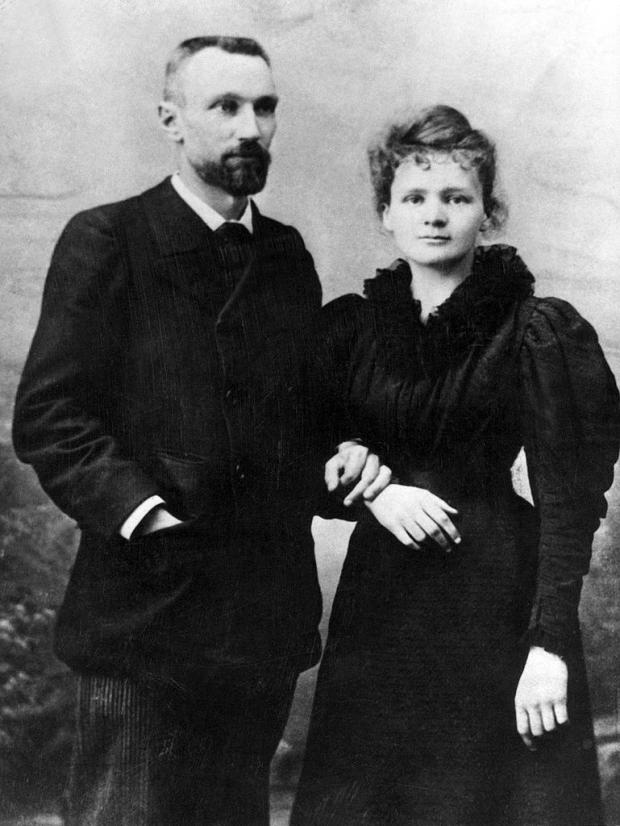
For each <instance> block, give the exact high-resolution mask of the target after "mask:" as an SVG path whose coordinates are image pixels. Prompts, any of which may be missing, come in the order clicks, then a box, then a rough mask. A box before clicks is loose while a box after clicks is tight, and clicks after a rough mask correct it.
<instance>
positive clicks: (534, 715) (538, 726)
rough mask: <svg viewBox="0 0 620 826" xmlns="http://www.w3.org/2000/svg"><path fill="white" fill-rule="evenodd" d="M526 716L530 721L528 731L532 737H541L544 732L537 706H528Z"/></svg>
mask: <svg viewBox="0 0 620 826" xmlns="http://www.w3.org/2000/svg"><path fill="white" fill-rule="evenodd" d="M526 710H527V716H528V718H529V721H530V731H531V732H532V736H534V737H542V735H543V732H544V730H545V728H544V726H543V721H542V717H541V716H540V710H539V708H538V706H529V708H527V709H526Z"/></svg>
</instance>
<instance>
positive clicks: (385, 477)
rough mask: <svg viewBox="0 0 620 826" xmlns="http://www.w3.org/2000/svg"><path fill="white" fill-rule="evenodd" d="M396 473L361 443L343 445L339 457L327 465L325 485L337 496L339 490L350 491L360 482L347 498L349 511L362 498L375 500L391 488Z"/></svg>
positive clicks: (345, 503)
mask: <svg viewBox="0 0 620 826" xmlns="http://www.w3.org/2000/svg"><path fill="white" fill-rule="evenodd" d="M391 478H392V471H391V470H390V469H389V467H388V466H387V465H382V464H381V462H380V460H379V457H378V456H377V455H376V454H375V453H371V452H370V451H369V450H368V448H367V447H365V446H364V445H361V444H359V443H358V442H354V441H351V442H341V443H340V444H339V445H338V453H336V454H335V455H334V456H332V458H331V459H330V460H329V461H328V462H326V463H325V484H326V485H327V490H328V491H329V492H330V493H333V491H335V490H336V489H337V488H338V487H339V486H342V487H347V486H348V485H351V484H353V483H354V482H357V484H356V485H355V487H354V488H352V489H351V490H350V491H349V492H348V493H347V495H346V497H345V498H344V501H343V504H344V505H346V506H347V507H348V506H349V505H352V504H353V503H354V502H356V501H357V500H358V499H360V497H362V496H363V498H364V499H366V500H369V499H373V498H374V497H375V496H377V494H378V493H380V492H381V491H382V490H383V489H384V488H385V487H386V486H387V485H389V484H390V480H391Z"/></svg>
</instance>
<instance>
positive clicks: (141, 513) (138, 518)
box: [120, 496, 166, 539]
mask: <svg viewBox="0 0 620 826" xmlns="http://www.w3.org/2000/svg"><path fill="white" fill-rule="evenodd" d="M165 504H166V503H165V502H164V500H163V499H162V498H161V496H149V498H148V499H145V500H144V502H142V503H141V504H140V505H138V507H137V508H136V509H135V511H133V513H130V514H129V516H128V517H127V519H125V521H124V522H123V524H122V525H121V530H120V534H121V536H122V537H123V539H131V535H132V534H133V532H134V531H135V529H136V528H137V527H138V525H139V524H140V522H142V520H143V519H144V517H145V516H146V515H147V513H150V512H151V511H152V510H153V509H154V508H157V507H158V506H159V505H165Z"/></svg>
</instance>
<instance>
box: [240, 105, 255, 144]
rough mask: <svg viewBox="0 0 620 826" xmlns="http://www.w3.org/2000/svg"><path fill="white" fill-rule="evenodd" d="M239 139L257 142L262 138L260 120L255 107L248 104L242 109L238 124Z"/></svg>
mask: <svg viewBox="0 0 620 826" xmlns="http://www.w3.org/2000/svg"><path fill="white" fill-rule="evenodd" d="M236 131H237V137H238V138H239V139H240V140H246V141H247V140H256V139H257V138H260V136H261V130H260V127H259V124H258V118H257V117H256V112H255V111H254V107H253V106H252V105H251V104H249V103H247V104H245V105H244V106H242V107H241V109H240V110H239V113H238V115H237V122H236Z"/></svg>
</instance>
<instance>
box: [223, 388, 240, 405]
mask: <svg viewBox="0 0 620 826" xmlns="http://www.w3.org/2000/svg"><path fill="white" fill-rule="evenodd" d="M224 398H225V399H226V401H227V402H230V404H239V396H238V395H237V393H236V391H235V389H234V388H233V387H229V388H228V390H227V391H226V392H225V393H224Z"/></svg>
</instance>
